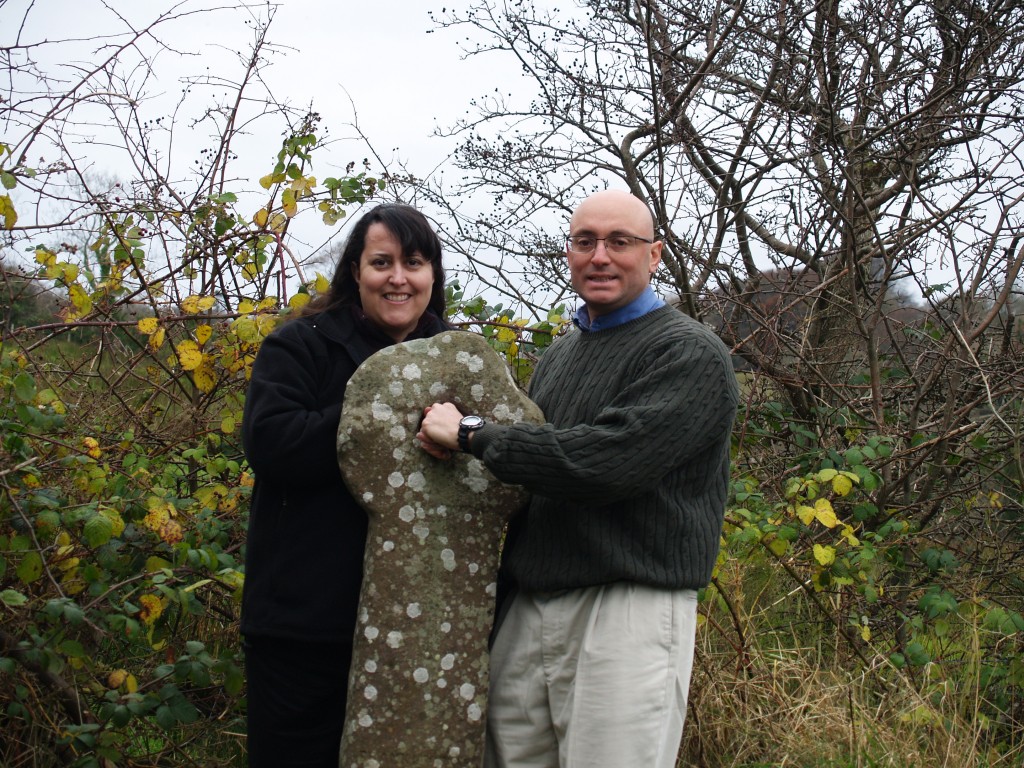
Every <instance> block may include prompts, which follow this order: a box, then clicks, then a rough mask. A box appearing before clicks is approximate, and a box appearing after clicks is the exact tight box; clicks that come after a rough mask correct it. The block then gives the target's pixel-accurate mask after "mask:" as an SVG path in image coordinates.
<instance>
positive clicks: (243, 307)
mask: <svg viewBox="0 0 1024 768" xmlns="http://www.w3.org/2000/svg"><path fill="white" fill-rule="evenodd" d="M254 309H256V305H255V304H253V303H252V302H251V301H249V300H248V299H242V300H241V301H240V302H238V311H239V312H240V313H241V314H243V315H247V314H249V313H250V312H252V311H253V310H254Z"/></svg>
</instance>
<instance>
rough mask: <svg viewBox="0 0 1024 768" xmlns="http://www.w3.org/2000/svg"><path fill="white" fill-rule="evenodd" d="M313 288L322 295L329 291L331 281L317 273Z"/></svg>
mask: <svg viewBox="0 0 1024 768" xmlns="http://www.w3.org/2000/svg"><path fill="white" fill-rule="evenodd" d="M313 288H314V289H315V290H316V292H317V293H318V294H321V295H323V294H325V293H327V291H329V290H330V289H331V281H330V280H328V279H327V278H326V277H324V276H323V275H321V274H320V273H319V272H317V273H316V282H315V283H314V285H313Z"/></svg>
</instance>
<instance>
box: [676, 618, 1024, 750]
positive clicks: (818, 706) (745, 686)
mask: <svg viewBox="0 0 1024 768" xmlns="http://www.w3.org/2000/svg"><path fill="white" fill-rule="evenodd" d="M720 640H721V635H720V634H719V632H718V630H717V629H713V628H710V627H709V626H705V628H704V629H702V631H701V632H700V634H699V637H698V649H697V659H696V663H695V667H694V675H693V680H692V683H691V686H690V706H689V715H688V720H687V726H686V732H685V735H684V739H683V747H682V753H681V759H680V763H679V765H680V767H681V768H682V767H683V766H686V767H687V768H690V767H692V768H755V767H756V768H767V767H768V766H772V767H775V766H779V767H783V766H786V767H788V768H818V767H820V766H835V767H837V768H838V767H839V766H842V767H843V768H965V767H966V766H979V767H983V768H1010V766H1021V765H1024V745H1022V744H1019V743H1018V744H1017V745H1016V746H1015V747H1012V746H1011V747H1006V746H1003V747H1001V748H999V749H986V748H985V746H984V745H985V744H986V735H987V729H988V723H987V721H986V720H985V718H984V717H983V716H980V715H978V714H977V707H976V706H975V705H974V703H972V702H970V701H963V700H957V697H956V696H953V695H949V694H947V695H939V696H936V695H934V693H932V694H929V695H928V697H927V698H926V697H924V696H922V695H921V694H919V693H918V689H919V688H920V687H921V686H920V684H919V683H917V682H915V681H913V680H910V679H909V678H908V677H906V676H905V675H903V674H901V673H900V672H898V671H897V670H894V669H892V668H891V666H889V665H888V664H886V663H882V662H880V663H879V665H878V666H877V667H876V668H874V669H871V670H868V671H866V672H863V673H860V674H857V675H853V674H851V673H850V671H849V670H850V669H854V668H856V665H854V664H853V663H852V662H850V661H848V660H846V661H844V660H842V659H836V657H834V656H830V655H829V654H825V653H822V651H821V649H820V648H816V647H805V648H790V649H786V650H777V649H764V648H759V647H753V648H750V647H748V648H747V650H746V653H745V654H744V655H743V656H742V659H743V660H742V663H741V662H740V658H741V657H740V656H738V655H737V653H736V651H735V649H734V648H729V649H727V650H723V649H721V648H719V647H716V645H718V644H721V643H720ZM858 663H859V662H858ZM964 711H967V712H969V713H973V715H972V716H968V717H965V716H964V715H963V714H962V713H963V712H964Z"/></svg>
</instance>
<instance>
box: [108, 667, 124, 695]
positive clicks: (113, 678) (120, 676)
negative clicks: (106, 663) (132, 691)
mask: <svg viewBox="0 0 1024 768" xmlns="http://www.w3.org/2000/svg"><path fill="white" fill-rule="evenodd" d="M127 679H128V672H127V671H126V670H123V669H115V670H114V671H113V672H111V673H110V674H109V675H107V688H110V689H111V690H114V689H115V688H120V687H121V686H122V685H124V681H125V680H127Z"/></svg>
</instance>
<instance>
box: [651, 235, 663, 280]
mask: <svg viewBox="0 0 1024 768" xmlns="http://www.w3.org/2000/svg"><path fill="white" fill-rule="evenodd" d="M664 245H665V243H664V242H662V241H661V240H655V241H654V242H653V243H651V274H652V275H653V274H654V273H655V272H657V271H658V265H659V264H661V249H662V246H664Z"/></svg>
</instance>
